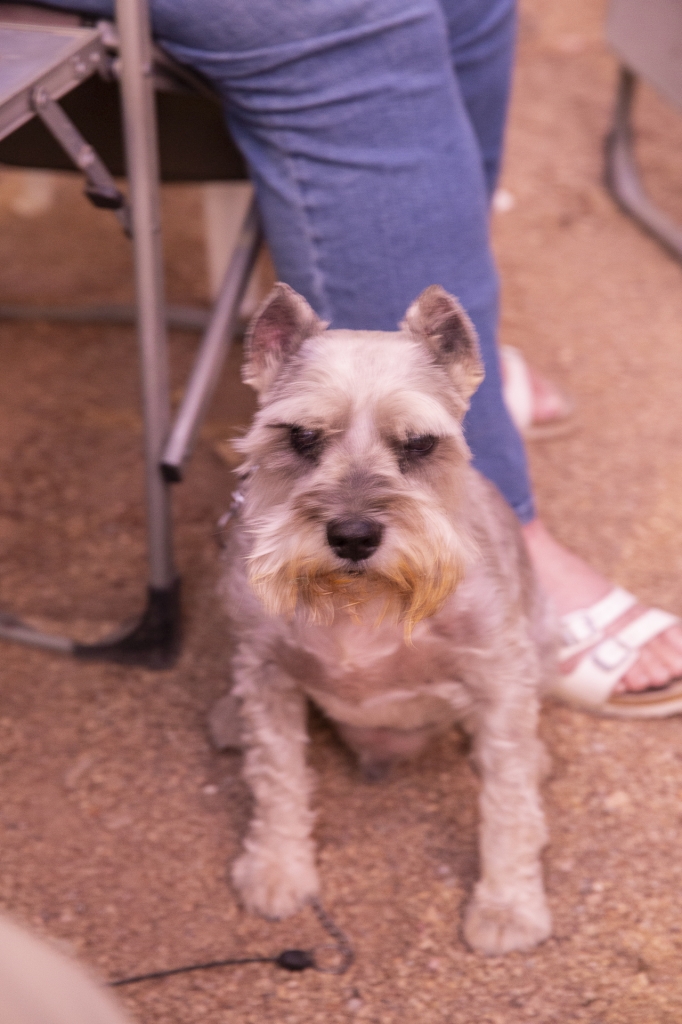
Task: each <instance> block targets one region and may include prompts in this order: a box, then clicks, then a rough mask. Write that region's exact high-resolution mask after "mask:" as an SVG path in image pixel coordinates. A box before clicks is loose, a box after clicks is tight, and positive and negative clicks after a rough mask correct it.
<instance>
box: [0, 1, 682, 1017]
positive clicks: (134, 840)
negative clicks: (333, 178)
mask: <svg viewBox="0 0 682 1024" xmlns="http://www.w3.org/2000/svg"><path fill="white" fill-rule="evenodd" d="M603 16H604V11H603V4H602V3H601V2H596V0H574V2H573V3H571V4H566V3H560V2H559V0H525V2H524V3H523V12H522V19H521V32H520V45H519V61H518V69H517V74H516V85H515V92H514V101H513V109H512V116H511V124H510V130H509V138H508V155H507V161H506V166H505V172H504V181H503V185H504V187H505V188H506V189H507V190H508V191H509V192H510V193H511V195H512V196H513V197H514V200H515V202H514V205H513V208H512V209H510V210H508V212H506V213H498V214H496V215H495V219H494V236H495V246H496V251H497V255H498V259H499V265H500V269H501V275H502V281H503V289H504V314H503V324H502V337H503V340H504V341H507V342H509V343H513V344H516V345H518V346H519V347H520V348H521V349H523V351H524V352H525V353H526V354H527V355H528V356H529V357H530V358H532V359H533V360H534V361H535V362H536V363H537V365H538V366H540V367H542V368H543V369H544V370H545V371H546V372H548V373H549V374H551V376H552V377H553V378H554V379H555V380H557V381H558V382H560V384H561V385H562V386H563V387H564V388H565V389H566V390H567V391H568V392H570V394H571V395H573V396H574V397H575V399H576V402H577V413H576V429H575V431H574V432H573V433H571V434H570V435H568V436H566V437H565V438H563V439H560V440H554V441H552V442H545V443H543V444H540V443H536V444H534V445H533V447H532V452H531V458H532V465H533V473H534V478H535V483H536V486H537V492H538V499H539V504H540V508H541V511H542V514H543V515H544V517H545V518H546V520H547V522H548V524H549V525H550V526H551V528H552V529H553V530H554V531H555V532H556V533H557V535H558V536H559V537H560V538H561V539H562V540H563V541H565V542H566V543H567V544H569V545H571V546H572V547H573V548H574V549H576V550H577V551H579V552H580V553H581V554H583V555H584V556H586V557H588V558H589V559H590V560H591V561H592V563H593V564H595V565H596V566H598V567H599V568H600V569H602V570H604V571H605V572H607V573H608V574H609V575H610V576H611V577H612V578H613V579H614V580H617V581H618V582H619V583H620V584H622V585H624V586H627V587H629V588H631V589H633V590H636V592H637V593H638V594H639V595H641V596H642V597H643V598H644V599H646V600H648V601H655V602H656V603H658V604H661V605H663V606H664V607H666V608H669V609H670V610H672V611H674V612H679V613H682V593H681V590H680V582H679V576H680V572H679V568H680V557H681V550H682V549H681V546H680V539H679V537H680V532H681V528H682V460H681V459H680V454H679V447H680V446H679V436H680V422H681V419H682V412H681V411H680V402H679V390H680V386H679V380H680V369H681V367H682V350H681V342H682V268H681V267H680V266H679V264H677V263H676V262H675V261H674V260H672V259H671V258H670V257H669V256H667V255H666V254H665V252H663V251H662V250H661V248H660V247H659V246H658V245H657V244H656V243H655V242H654V241H653V240H651V239H650V238H649V237H647V236H646V235H644V234H643V233H642V232H640V231H639V230H638V228H637V227H636V226H634V225H633V224H632V222H631V221H629V220H628V219H627V218H626V217H624V216H623V215H622V214H621V213H620V212H619V211H618V210H617V209H616V208H615V206H614V205H613V203H612V201H611V200H610V198H609V197H608V196H607V194H606V193H605V191H604V189H603V187H602V180H601V179H602V145H603V139H604V135H605V132H606V130H607V126H608V122H609V117H610V113H611V109H612V101H613V93H614V83H615V76H616V64H615V61H614V59H613V57H612V56H611V55H609V53H608V51H607V50H606V48H605V45H604V43H603V30H602V25H603ZM637 123H638V128H639V143H638V144H639V153H640V157H641V161H642V166H643V168H644V171H645V175H646V180H647V182H648V184H649V187H650V189H651V191H652V193H653V194H654V195H656V196H657V198H659V199H660V200H661V202H663V203H665V204H666V205H667V207H668V209H669V210H671V212H674V213H676V214H677V215H678V217H679V218H680V219H682V189H681V188H680V180H682V179H681V175H680V171H681V170H682V166H681V164H682V160H681V158H680V154H681V153H682V120H680V118H679V115H678V114H676V113H674V112H672V111H671V110H670V109H668V108H666V107H665V106H664V104H663V103H662V102H661V101H660V100H658V99H657V97H656V96H655V95H654V94H653V93H652V92H650V91H648V90H646V89H645V90H643V92H642V95H641V98H640V101H639V104H638V109H637ZM17 188H18V184H17V179H16V177H15V176H14V175H12V174H9V173H7V172H0V301H3V302H24V301H32V300H39V301H44V302H57V301H62V302H69V301H72V302H75V301H82V300H84V299H86V300H87V301H89V302H96V301H106V300H114V299H125V298H129V297H130V294H131V284H130V280H131V278H130V255H129V252H128V248H127V243H126V242H125V240H124V239H123V238H122V237H121V236H120V234H119V230H118V227H117V225H116V224H115V222H114V221H113V220H111V219H109V218H108V215H106V214H103V213H101V212H97V211H94V210H92V209H91V208H90V207H89V206H88V205H87V204H86V203H85V202H84V200H82V198H81V196H80V192H81V187H80V184H79V183H78V182H77V181H75V180H74V179H71V178H69V177H66V178H63V179H60V181H59V184H58V188H57V202H56V204H55V205H54V206H53V208H52V209H51V210H49V211H48V212H46V213H44V214H43V215H41V216H37V217H34V218H26V217H20V216H18V215H17V214H16V213H15V212H14V211H13V208H12V204H13V202H14V201H15V200H16V195H17ZM164 209H165V232H166V243H167V249H168V268H169V270H168V273H169V286H168V289H169V295H170V298H171V299H172V300H174V301H201V300H205V298H206V294H205V291H206V285H205V272H204V256H203V248H202V236H201V208H200V201H199V196H198V193H197V190H196V189H189V188H182V187H173V188H168V189H166V190H165V194H164ZM195 346H196V339H195V338H194V337H192V336H191V335H188V334H176V335H174V336H173V337H172V340H171V349H172V360H173V380H174V384H173V387H174V389H176V390H177V389H178V388H180V387H181V384H182V381H183V379H184V377H185V375H186V372H187V369H188V367H189V365H190V363H191V358H192V354H193V351H194V349H195ZM239 356H240V353H239V351H238V350H235V353H234V358H233V360H232V362H231V365H230V367H229V372H228V373H227V374H226V376H225V381H224V384H223V385H222V387H221V391H220V395H219V397H218V398H217V400H216V401H215V403H214V406H213V408H212V410H211V413H210V417H209V420H208V422H207V424H206V426H205V428H204V431H203V434H202V438H201V442H200V444H199V446H198V450H197V452H196V456H195V458H194V461H193V462H192V465H191V468H190V471H189V474H188V479H187V482H186V483H185V484H183V485H181V486H180V487H179V488H178V489H177V492H176V501H175V521H176V528H177V560H178V564H179V567H180V570H181V573H182V577H183V585H184V605H185V613H186V639H185V645H184V650H183V653H182V656H181V658H180V659H179V661H178V663H177V665H176V667H175V668H174V669H173V670H171V671H167V672H161V673H153V672H150V671H145V670H129V669H124V668H120V667H112V666H106V665H96V664H76V663H74V662H73V661H70V660H68V659H66V658H63V657H60V656H57V655H53V654H50V653H43V652H39V651H34V650H30V649H27V648H22V647H19V646H12V645H8V644H5V645H3V646H2V649H1V656H2V660H1V662H0V665H1V669H0V671H1V672H2V692H1V694H0V778H1V786H2V801H1V802H0V826H1V836H2V839H1V847H0V906H1V907H2V908H4V909H5V910H6V911H7V912H9V913H11V914H12V915H14V917H15V918H17V919H18V920H20V921H23V922H25V923H26V924H28V925H29V926H30V927H32V928H33V929H34V930H35V931H37V932H38V933H39V934H42V935H45V936H49V937H51V938H52V939H53V940H56V941H58V942H59V944H60V945H61V946H62V948H66V949H68V950H70V951H72V952H73V953H74V954H76V955H77V956H79V957H80V958H81V959H82V960H83V961H84V962H85V963H87V964H89V965H91V967H92V968H93V969H94V970H95V971H96V972H97V973H98V974H99V975H100V977H102V978H104V979H108V978H115V977H120V976H121V975H126V974H131V973H139V972H142V971H147V970H154V969H157V968H163V967H168V966H176V965H180V964H185V963H189V962H192V961H197V960H204V959H214V958H221V957H229V956H243V955H247V954H250V953H262V954H270V953H277V952H278V951H279V950H281V949H282V948H285V947H288V946H312V945H316V944H321V943H323V942H325V941H326V936H325V935H324V934H323V933H322V931H321V929H320V927H319V925H318V924H317V922H316V921H315V919H314V917H313V915H312V913H311V912H310V911H305V912H303V913H301V914H299V915H297V916H296V917H295V918H293V919H291V920H289V921H286V922H281V923H277V924H270V923H267V922H265V921H262V920H260V919H258V918H256V917H252V916H249V915H247V914H245V913H244V912H243V911H242V910H241V909H240V907H239V906H238V904H237V902H236V900H235V896H234V893H233V891H232V889H231V888H230V885H229V883H228V880H227V870H228V865H229V863H230V861H231V860H232V859H233V857H234V856H235V854H236V852H237V850H238V846H239V842H240V836H241V835H242V833H243V831H244V827H245V823H246V820H247V815H248V808H249V803H248V798H247V794H246V791H245V788H244V786H243V784H242V782H241V781H240V778H239V758H238V756H237V755H235V754H219V753H216V752H215V751H213V750H212V749H211V746H210V743H209V741H208V735H207V730H206V715H207V711H208V709H209V708H210V707H211V705H212V703H213V702H214V700H215V699H216V698H217V697H219V696H220V695H221V694H222V693H223V692H224V691H225V689H226V687H227V685H228V681H229V680H228V669H227V661H226V650H227V647H228V643H229V640H228V637H227V636H226V629H225V624H224V620H223V615H222V612H221V609H220V607H219V604H218V602H217V600H216V598H215V596H214V594H215V585H216V579H217V549H216V546H215V542H214V538H213V524H214V523H215V521H216V520H217V518H218V516H219V515H220V514H221V512H223V511H224V510H225V508H226V507H227V505H228V503H229V495H230V491H231V488H232V486H233V480H232V478H231V475H230V472H229V469H228V467H227V465H226V463H225V461H224V459H223V458H221V451H222V452H224V447H221V442H222V441H223V440H224V439H225V438H228V437H230V436H233V435H234V432H235V430H236V429H238V428H239V427H240V426H241V425H243V424H244V423H245V422H246V421H247V419H248V415H249V411H250V409H251V398H250V396H249V395H248V394H247V392H246V391H245V390H244V389H243V387H242V386H241V385H240V384H239V383H238V372H237V364H238V361H239ZM0 366H1V367H2V372H1V373H0V555H1V558H2V563H1V564H2V572H1V573H0V606H1V607H12V608H13V609H15V610H18V611H19V612H20V613H22V614H23V615H25V616H28V617H30V618H32V619H34V620H38V621H41V622H47V623H49V624H51V625H52V626H53V627H55V628H65V629H66V628H68V629H71V630H72V631H77V632H79V635H82V636H84V637H85V636H89V635H92V633H93V631H95V632H96V631H97V630H100V631H101V629H102V628H103V627H105V626H106V625H107V624H109V625H111V624H113V623H116V622H118V621H120V620H122V619H124V618H126V617H127V616H129V615H130V614H131V613H134V612H135V611H137V610H138V609H139V608H140V607H141V603H142V595H143V592H144V587H145V576H146V570H145V560H144V511H143V505H142V485H141V469H140V436H141V432H140V417H139V412H138V393H137V371H136V351H135V339H134V334H133V331H132V330H131V329H127V328H118V327H106V328H97V327H86V326H81V327H65V326H63V325H62V326H55V325H48V324H45V323H16V322H14V323H10V322H4V323H0ZM542 734H543V737H544V739H545V741H546V743H547V745H548V747H549V750H550V752H551V755H552V760H553V766H554V767H553V772H552V775H551V777H550V778H549V780H548V781H547V783H546V784H545V786H544V790H543V792H544V802H545V807H546V810H547V815H548V819H549V827H550V834H551V843H550V846H549V848H548V850H547V852H546V856H545V866H546V881H547V889H548V893H549V902H550V905H551V908H552V912H553V915H554V921H555V928H554V935H553V937H552V938H551V939H550V940H549V941H548V942H546V943H545V944H544V945H542V946H541V947H540V948H538V949H537V950H535V951H533V952H532V953H529V954H513V955H510V956H507V957H504V958H498V959H485V958H483V957H481V956H478V955H475V954H473V953H471V952H470V951H469V950H468V949H467V948H466V947H465V945H464V943H463V941H462V938H461V932H460V919H461V911H462V906H463V904H464V902H465V901H466V899H467V898H468V895H469V893H470V891H471V886H472V884H473V881H474V879H475V876H476V871H477V854H476V836H475V830H476V819H477V812H476V791H477V785H476V781H475V778H474V776H473V774H472V772H471V770H470V768H469V765H468V762H467V759H466V752H465V749H464V745H463V743H462V740H461V738H460V737H459V735H458V734H457V733H455V732H453V733H452V735H450V736H448V737H446V738H445V739H443V740H442V742H440V743H439V744H438V745H437V746H435V747H434V748H432V749H431V751H430V752H429V753H428V755H427V756H425V757H424V758H423V759H422V760H421V761H420V762H419V763H418V764H415V765H412V766H406V767H404V768H402V769H401V770H400V771H398V772H397V773H396V774H395V775H394V777H393V778H392V779H391V780H390V781H388V782H386V783H384V784H382V785H375V786H369V785H365V784H363V783H362V782H361V781H360V780H359V778H358V774H357V771H356V769H355V768H354V766H353V764H352V763H351V761H350V759H349V757H348V756H347V754H346V752H345V751H344V749H343V748H342V747H341V745H340V744H339V743H338V742H337V740H336V739H335V738H334V736H333V735H332V733H331V731H330V730H329V729H328V728H327V726H326V725H325V724H324V723H323V722H321V721H319V720H317V719H316V720H314V722H313V742H312V744H311V751H310V758H311V762H312V764H313V766H314V768H315V770H316V772H317V774H318V777H319V787H318V790H317V796H316V806H317V808H318V810H319V816H318V823H317V828H316V834H317V839H318V842H319V850H320V866H321V870H322V877H323V898H324V901H325V904H326V906H327V907H328V909H329V910H330V912H331V913H332V914H333V915H334V917H335V919H336V920H337V921H338V923H339V924H340V925H341V926H342V927H343V928H344V929H345V930H346V932H347V933H348V935H349V936H350V938H351V940H352V943H353V945H354V948H355V951H356V957H357V959H356V963H355V965H354V966H353V967H352V969H351V970H350V971H349V972H348V973H347V974H346V975H345V976H343V977H336V976H333V975H325V974H319V973H313V972H307V973H305V974H303V975H298V976H293V975H286V974H284V973H283V972H278V971H277V969H276V968H275V967H273V966H271V965H264V964H254V965H250V966H245V967H239V968H226V969H224V970H221V971H214V972H209V973H205V974H194V975H187V976H183V977H177V978H173V979H169V980H166V981H161V982H149V983H145V984H141V985H139V986H137V987H135V988H131V989H128V990H125V991H124V993H123V995H122V999H123V1001H124V1003H125V1005H126V1006H127V1008H128V1010H129V1012H130V1015H131V1017H132V1018H133V1020H135V1021H138V1022H141V1024H142V1022H144V1024H195V1022H198V1021H202V1022H203V1024H232V1022H234V1024H236V1022H240V1024H241V1022H243V1024H256V1022H268V1024H270V1022H271V1024H313V1022H315V1024H317V1022H327V1021H335V1022H336V1021H338V1022H346V1021H348V1022H351V1021H355V1020H358V1021H367V1022H376V1024H397V1022H408V1021H409V1022H412V1021H419V1022H424V1024H431V1022H436V1021H438V1022H441V1021H442V1022H452V1024H455V1022H462V1024H473V1022H475V1024H521V1022H524V1021H529V1020H532V1021H537V1022H543V1024H545V1022H546V1024H549V1022H557V1024H558V1022H562V1024H564V1022H567V1021H571V1022H572V1021H585V1022H593V1024H597V1022H599V1024H602V1022H603V1024H606V1022H609V1024H664V1022H665V1024H673V1022H677V1021H679V1020H680V1018H681V1017H682V980H681V975H680V968H679V964H680V957H681V955H682V914H681V909H682V906H681V904H682V897H681V896H680V882H681V880H682V863H681V862H680V860H679V859H678V853H679V839H680V825H681V822H682V810H681V805H680V792H681V789H682V746H681V745H680V736H681V735H682V721H681V720H680V719H679V718H673V719H670V720H667V721H661V722H652V723H618V722H613V721H606V720H600V719H598V718H595V717H591V716H589V715H585V714H582V713H579V712H576V711H571V710H568V709H566V708H563V707H560V706H557V705H548V706H547V707H546V709H545V711H544V713H543V718H542ZM0 1016H1V1014H0Z"/></svg>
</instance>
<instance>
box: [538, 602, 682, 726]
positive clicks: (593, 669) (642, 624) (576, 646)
mask: <svg viewBox="0 0 682 1024" xmlns="http://www.w3.org/2000/svg"><path fill="white" fill-rule="evenodd" d="M636 604H637V598H636V597H634V596H633V595H632V594H630V593H628V591H627V590H623V589H622V587H614V588H613V590H611V591H610V592H609V593H608V594H607V595H606V597H603V598H602V599H601V600H600V601H597V602H596V604H593V605H592V606H591V607H590V608H582V609H580V610H579V611H575V612H570V613H569V614H568V615H564V616H562V617H561V620H560V623H561V631H562V637H563V646H562V647H561V649H560V651H559V661H560V662H562V661H564V662H565V661H568V659H569V658H573V657H575V655H576V654H580V652H581V651H585V652H586V654H585V656H584V657H583V658H581V660H580V661H579V662H578V664H577V665H576V667H575V668H574V669H573V670H572V671H571V672H567V673H565V674H562V673H561V672H559V673H557V678H556V680H555V682H554V685H553V686H552V691H551V692H552V694H553V695H554V696H556V697H559V698H560V699H561V700H564V701H567V702H568V703H570V704H576V705H577V706H579V707H582V708H585V709H587V710H590V711H597V712H599V713H601V714H603V715H611V716H613V717H617V718H666V717H667V716H669V715H676V714H680V713H682V679H673V680H671V682H669V683H668V684H667V685H666V686H662V687H660V688H656V689H648V690H641V691H638V692H628V693H613V688H614V686H615V685H616V683H617V682H618V681H619V680H620V679H622V678H623V676H624V675H625V673H626V672H627V671H628V669H629V668H630V667H631V666H632V665H633V664H634V663H635V661H636V660H637V658H638V657H639V652H640V650H641V649H642V647H644V645H645V644H647V643H648V642H649V641H650V640H653V638H654V637H655V636H659V635H660V634H661V633H664V632H665V630H666V629H670V627H671V626H674V625H675V623H679V622H680V619H678V618H677V616H675V615H671V614H670V613H669V612H664V611H661V609H660V608H650V609H649V610H648V611H642V613H641V615H639V616H638V617H637V618H636V619H633V621H632V622H629V623H628V625H627V626H624V627H623V629H621V630H620V631H619V632H617V633H614V634H613V635H611V636H607V635H606V634H605V629H606V628H607V627H608V626H610V625H611V624H612V623H614V622H616V621H617V619H619V618H620V617H621V615H624V614H625V612H627V611H629V610H630V609H631V608H633V607H634V605H636ZM595 644H596V646H595Z"/></svg>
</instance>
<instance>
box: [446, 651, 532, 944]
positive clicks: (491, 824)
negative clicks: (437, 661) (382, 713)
mask: <svg viewBox="0 0 682 1024" xmlns="http://www.w3.org/2000/svg"><path fill="white" fill-rule="evenodd" d="M526 668H528V666H526ZM516 669H517V672H518V666H516ZM529 675H530V678H532V674H526V675H525V676H524V675H523V674H522V675H521V676H519V675H518V674H516V673H515V678H509V677H508V678H507V679H506V680H505V679H502V680H500V682H501V684H502V685H498V686H497V687H496V691H495V693H494V694H492V695H491V694H488V699H487V701H486V706H485V709H484V710H483V711H482V712H481V713H480V717H479V720H478V722H477V723H476V727H475V728H474V757H475V760H476V764H477V766H478V768H479V770H480V773H481V794H480V811H481V822H480V859H481V878H480V880H479V882H478V883H477V885H476V888H475V891H474V896H473V898H472V900H471V903H470V904H469V907H468V908H467V912H466V916H465V922H464V936H465V938H466V940H467V942H468V943H469V945H470V946H472V947H473V948H474V949H476V950H478V951H479V952H481V953H486V954H488V955H495V954H500V953H508V952H511V951H512V950H522V949H530V948H531V947H533V946H535V945H536V944H537V943H538V942H541V941H542V940H543V939H546V938H548V936H549V935H550V932H551V919H550V915H549V910H548V908H547V903H546V900H545V893H544V888H543V883H542V865H541V863H540V852H541V850H542V848H543V846H544V845H545V842H546V829H545V822H544V816H543V813H542V808H541V805H540V794H539V791H538V782H539V777H540V774H541V771H542V768H543V765H544V761H543V747H542V744H541V742H540V740H539V739H538V738H537V736H536V729H537V717H538V701H537V697H536V694H535V692H534V689H533V687H531V686H526V685H523V684H521V686H520V685H519V682H518V680H519V678H521V679H523V678H526V679H527V678H529Z"/></svg>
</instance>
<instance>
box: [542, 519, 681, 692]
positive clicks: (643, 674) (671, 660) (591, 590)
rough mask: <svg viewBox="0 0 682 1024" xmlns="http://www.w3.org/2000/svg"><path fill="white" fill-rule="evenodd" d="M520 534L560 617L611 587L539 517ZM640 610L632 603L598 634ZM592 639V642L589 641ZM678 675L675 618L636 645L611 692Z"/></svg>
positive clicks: (655, 684) (570, 666)
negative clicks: (636, 650)
mask: <svg viewBox="0 0 682 1024" xmlns="http://www.w3.org/2000/svg"><path fill="white" fill-rule="evenodd" d="M523 534H524V537H525V540H526V545H527V548H528V551H529V553H530V557H531V561H532V563H533V565H534V568H535V571H536V573H537V576H538V579H539V580H540V584H541V586H542V587H543V589H544V591H545V593H546V594H548V596H549V597H550V599H551V600H552V602H553V604H554V608H555V610H556V611H557V613H558V614H559V615H560V616H563V615H566V614H568V613H570V612H574V611H577V610H578V609H583V608H589V607H590V606H592V605H594V604H595V602H597V601H600V600H601V599H602V598H604V597H605V596H606V595H607V594H608V593H609V592H610V591H611V590H612V584H610V583H609V582H608V580H606V579H605V578H604V577H603V576H601V575H600V574H599V573H598V572H596V571H595V570H594V569H592V568H591V567H590V566H589V565H587V563H585V562H584V561H583V560H582V559H581V558H578V556H577V555H574V554H573V553H572V552H570V551H568V550H567V549H566V548H565V547H563V545H561V544H559V542H558V541H556V540H555V539H554V538H553V537H552V536H551V534H550V533H549V532H548V531H547V530H546V529H545V527H544V526H543V524H542V523H541V522H540V520H538V519H535V520H534V521H533V522H532V523H529V524H528V525H527V526H524V527H523ZM644 611H645V609H644V608H643V606H642V605H640V604H638V603H635V604H634V605H633V606H632V607H630V608H629V609H628V610H627V611H626V612H624V613H623V614H622V615H620V616H619V617H618V618H617V619H616V620H615V622H613V623H611V624H610V625H609V626H607V627H605V629H604V633H605V634H606V635H612V634H614V633H617V632H619V631H620V630H621V629H623V627H625V626H626V625H628V623H630V622H633V621H634V620H635V619H637V618H639V617H640V616H642V613H643V612H644ZM597 643H598V641H595V646H596V644H597ZM584 657H585V651H584V650H583V651H581V652H580V653H578V654H576V655H575V656H573V657H571V658H567V659H565V660H562V662H561V665H560V671H561V672H562V673H564V674H568V673H570V672H572V671H573V670H574V669H575V668H576V666H577V665H578V663H579V662H580V661H581V659H582V658H584ZM681 676H682V624H680V623H679V622H678V623H675V624H674V625H672V626H670V628H668V629H666V630H665V631H664V632H662V633H660V634H659V635H658V636H655V637H654V638H653V639H652V640H649V642H648V643H646V644H645V645H644V646H643V647H642V649H641V651H640V652H639V656H638V657H637V659H636V660H635V661H634V663H633V664H631V665H630V667H629V668H628V669H627V671H626V672H625V673H624V674H623V676H622V678H621V679H620V680H619V681H618V682H617V683H616V684H615V685H614V686H613V689H612V691H611V692H612V693H613V694H622V693H629V692H638V691H642V690H647V689H652V688H660V687H663V686H666V685H667V684H668V683H670V682H671V681H672V680H673V679H677V678H679V677H681Z"/></svg>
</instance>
